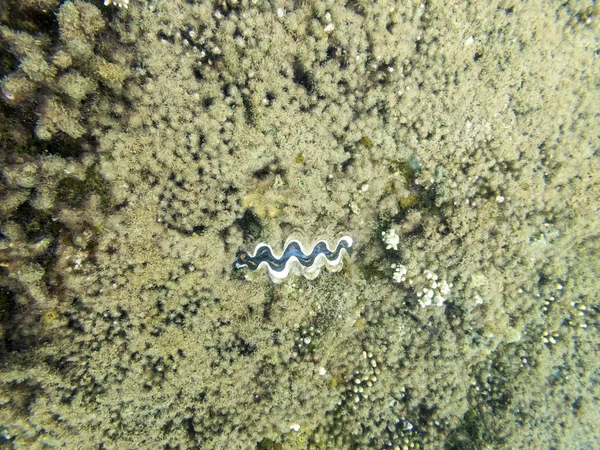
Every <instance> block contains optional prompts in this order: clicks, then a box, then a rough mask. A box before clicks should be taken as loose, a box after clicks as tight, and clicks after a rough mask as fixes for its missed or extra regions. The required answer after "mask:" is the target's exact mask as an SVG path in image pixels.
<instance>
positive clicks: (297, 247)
mask: <svg viewBox="0 0 600 450" xmlns="http://www.w3.org/2000/svg"><path fill="white" fill-rule="evenodd" d="M352 244H353V241H352V238H351V237H350V236H343V237H341V238H340V239H339V241H338V243H337V245H336V246H335V248H333V249H330V248H329V244H328V243H327V241H324V240H321V241H318V242H317V243H316V244H315V245H314V246H313V248H312V250H311V251H310V252H308V253H307V252H305V251H304V247H303V245H302V243H301V242H300V241H297V240H295V239H289V240H288V241H287V242H286V243H285V245H284V250H283V253H282V254H281V256H275V254H274V253H273V249H272V248H271V246H270V245H268V244H265V243H262V242H261V243H260V244H258V245H257V246H256V248H255V250H254V254H250V253H248V252H246V251H240V252H239V253H238V255H237V258H236V261H235V267H236V268H237V269H241V268H247V269H249V270H250V271H251V272H255V271H257V270H258V269H260V268H261V267H264V268H266V270H267V272H268V274H269V277H270V278H271V281H273V283H281V282H282V281H283V280H285V279H286V278H287V277H288V276H290V275H302V276H303V277H304V278H306V279H307V280H314V279H315V278H316V277H318V276H319V274H320V273H321V269H322V268H323V267H325V268H326V269H327V270H329V271H330V272H338V271H340V270H341V269H342V265H343V257H344V254H346V255H347V254H349V253H350V248H351V247H352ZM246 278H249V276H248V275H246Z"/></svg>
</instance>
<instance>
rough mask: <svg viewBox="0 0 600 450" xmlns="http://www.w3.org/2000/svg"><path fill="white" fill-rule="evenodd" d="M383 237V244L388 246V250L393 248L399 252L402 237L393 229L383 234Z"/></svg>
mask: <svg viewBox="0 0 600 450" xmlns="http://www.w3.org/2000/svg"><path fill="white" fill-rule="evenodd" d="M381 235H382V236H383V242H385V244H386V247H385V248H386V250H389V249H391V248H393V249H394V250H398V244H399V243H400V236H398V235H397V234H396V232H395V231H394V229H393V228H390V229H389V230H387V231H384V232H383V233H381Z"/></svg>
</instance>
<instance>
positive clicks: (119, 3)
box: [104, 0, 129, 9]
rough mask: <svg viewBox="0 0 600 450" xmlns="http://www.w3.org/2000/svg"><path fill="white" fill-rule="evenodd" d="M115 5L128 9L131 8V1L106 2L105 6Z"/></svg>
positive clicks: (113, 0) (114, 0) (111, 0)
mask: <svg viewBox="0 0 600 450" xmlns="http://www.w3.org/2000/svg"><path fill="white" fill-rule="evenodd" d="M110 5H115V6H118V7H119V8H125V9H127V8H128V7H129V0H104V6H110Z"/></svg>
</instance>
